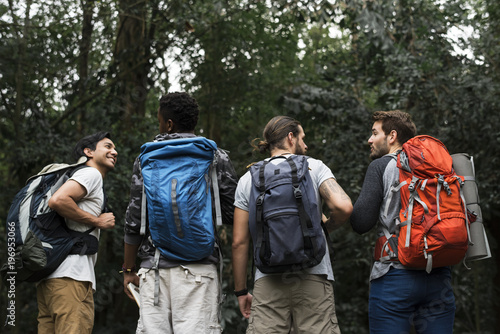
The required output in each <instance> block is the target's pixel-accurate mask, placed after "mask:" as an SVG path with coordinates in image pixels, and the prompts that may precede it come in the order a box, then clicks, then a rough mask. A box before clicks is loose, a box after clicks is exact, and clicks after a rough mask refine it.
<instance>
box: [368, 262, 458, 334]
mask: <svg viewBox="0 0 500 334" xmlns="http://www.w3.org/2000/svg"><path fill="white" fill-rule="evenodd" d="M369 318H370V333H384V334H407V333H409V332H410V327H411V326H412V325H413V326H414V327H415V330H416V332H417V333H422V334H423V333H429V334H431V333H432V334H434V333H439V334H447V333H450V334H451V333H453V321H454V318H455V296H454V295H453V289H452V287H451V270H450V268H449V267H443V268H435V269H433V270H432V271H431V273H430V274H427V273H426V272H425V270H405V269H394V268H391V269H390V270H389V272H388V273H387V274H385V275H384V276H382V277H380V278H377V279H375V280H372V281H371V285H370V303H369Z"/></svg>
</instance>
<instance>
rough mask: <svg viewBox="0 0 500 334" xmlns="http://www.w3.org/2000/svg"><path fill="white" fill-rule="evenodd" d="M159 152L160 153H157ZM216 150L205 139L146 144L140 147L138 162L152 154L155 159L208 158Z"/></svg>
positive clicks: (215, 147) (173, 140) (190, 138)
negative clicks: (179, 157) (178, 157)
mask: <svg viewBox="0 0 500 334" xmlns="http://www.w3.org/2000/svg"><path fill="white" fill-rule="evenodd" d="M158 150H161V151H158ZM215 150H217V144H216V143H215V142H214V141H213V140H210V139H207V138H205V137H188V138H178V139H168V140H162V141H156V142H148V143H145V144H143V145H142V146H141V154H140V160H141V162H142V163H144V160H145V159H146V158H148V157H149V156H150V153H152V152H155V151H156V152H155V153H154V157H155V159H164V158H169V157H175V156H180V155H189V156H192V157H200V158H208V157H210V156H213V151H215Z"/></svg>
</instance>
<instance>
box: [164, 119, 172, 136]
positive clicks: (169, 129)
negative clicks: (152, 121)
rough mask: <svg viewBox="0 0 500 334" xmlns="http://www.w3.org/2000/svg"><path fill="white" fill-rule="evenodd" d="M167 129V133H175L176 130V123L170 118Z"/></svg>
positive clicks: (166, 123)
mask: <svg viewBox="0 0 500 334" xmlns="http://www.w3.org/2000/svg"><path fill="white" fill-rule="evenodd" d="M165 125H166V128H167V133H171V132H173V129H174V122H173V121H172V120H171V119H170V118H169V119H168V121H166V122H165Z"/></svg>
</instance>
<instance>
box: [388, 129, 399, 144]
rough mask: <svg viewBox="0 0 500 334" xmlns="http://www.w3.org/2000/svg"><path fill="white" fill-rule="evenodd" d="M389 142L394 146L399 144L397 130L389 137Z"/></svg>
mask: <svg viewBox="0 0 500 334" xmlns="http://www.w3.org/2000/svg"><path fill="white" fill-rule="evenodd" d="M387 138H388V140H389V144H391V145H393V144H396V143H397V142H398V133H397V131H396V130H392V131H391V133H389V135H388V136H387Z"/></svg>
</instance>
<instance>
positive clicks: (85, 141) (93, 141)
mask: <svg viewBox="0 0 500 334" xmlns="http://www.w3.org/2000/svg"><path fill="white" fill-rule="evenodd" d="M104 138H108V139H111V134H110V133H109V132H106V131H99V132H96V133H94V134H91V135H88V136H86V137H83V138H82V139H80V140H79V141H78V143H76V145H75V148H74V150H73V157H74V158H75V159H76V160H77V161H78V159H80V157H85V156H86V154H85V152H84V150H85V149H86V148H90V149H91V150H92V151H95V149H96V147H97V143H98V142H100V141H101V140H103V139H104Z"/></svg>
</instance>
